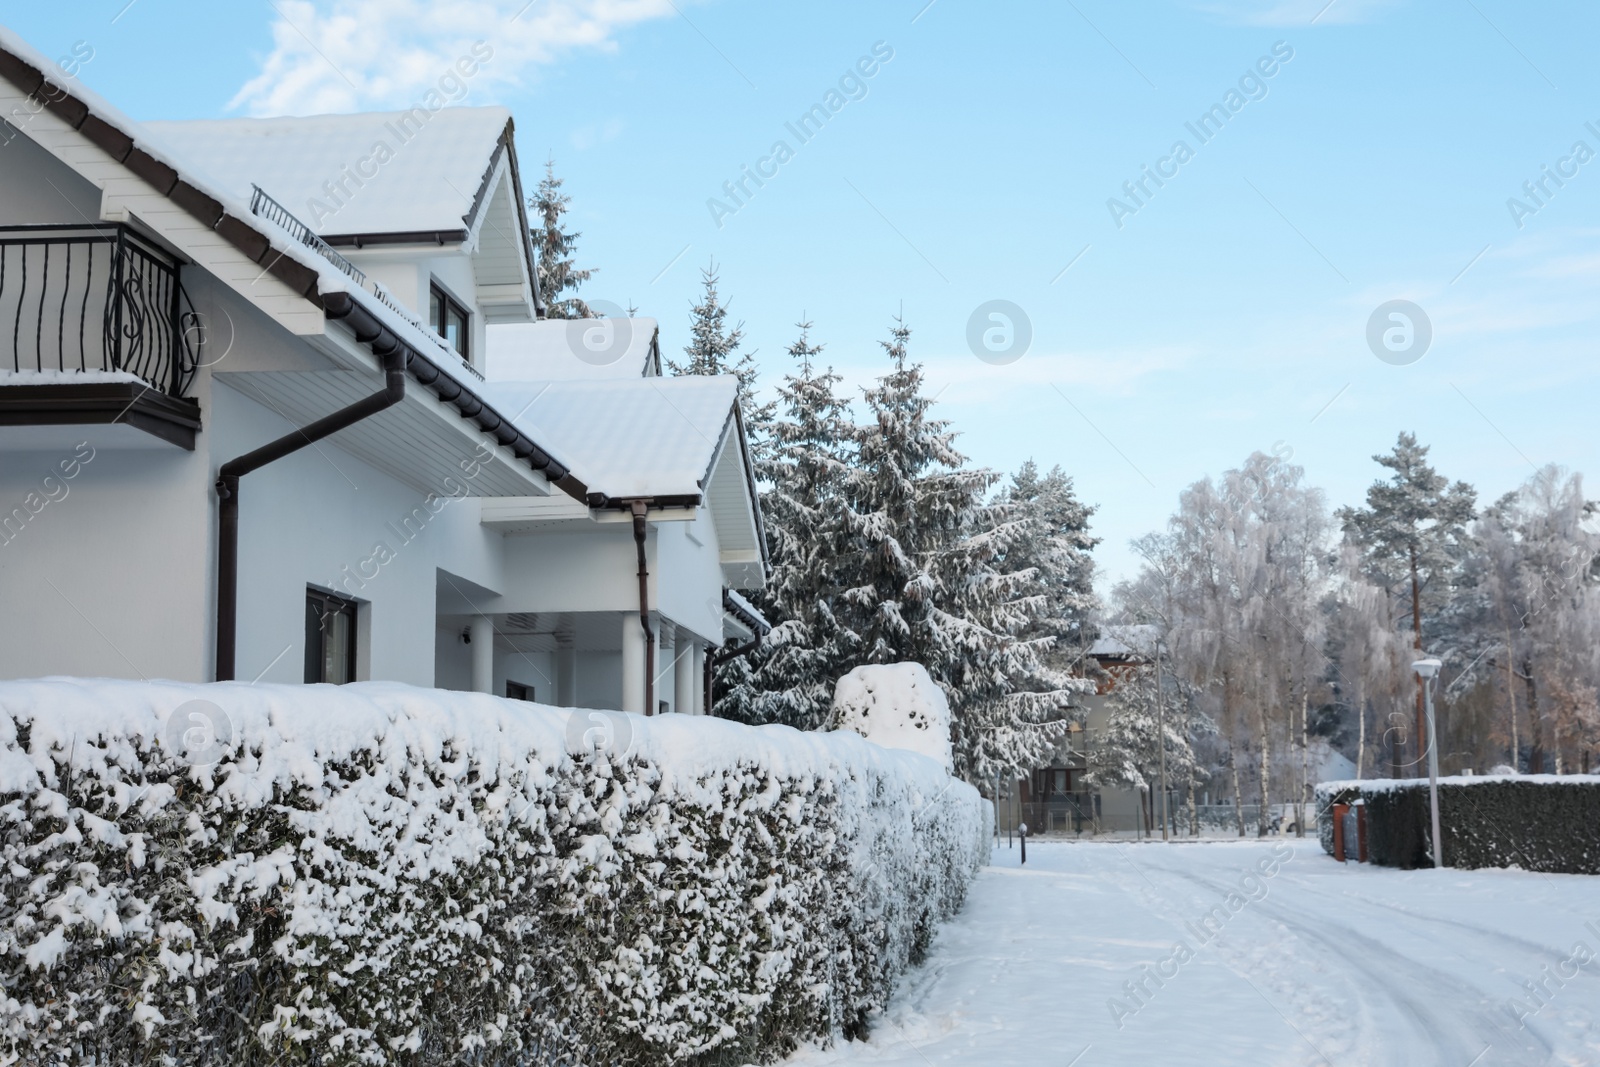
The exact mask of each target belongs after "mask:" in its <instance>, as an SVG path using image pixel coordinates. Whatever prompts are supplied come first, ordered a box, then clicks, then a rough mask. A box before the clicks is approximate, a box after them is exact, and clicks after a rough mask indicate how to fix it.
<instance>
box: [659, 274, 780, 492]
mask: <svg viewBox="0 0 1600 1067" xmlns="http://www.w3.org/2000/svg"><path fill="white" fill-rule="evenodd" d="M700 280H701V283H702V284H703V286H704V292H703V293H701V296H700V302H699V303H697V304H695V305H694V306H693V307H691V308H690V309H689V343H688V344H687V345H684V347H683V354H684V357H685V358H684V360H683V361H682V362H679V361H677V360H671V359H669V360H667V368H668V369H669V370H671V371H672V373H673V374H731V375H733V376H734V377H736V378H738V379H739V408H740V410H741V412H743V417H744V426H745V433H746V435H747V436H748V437H749V440H750V451H751V455H752V460H753V461H754V463H755V466H756V477H757V478H758V479H760V480H761V481H763V482H764V481H766V480H767V478H768V476H769V472H768V470H767V464H768V462H769V459H768V455H767V450H768V444H769V438H770V436H771V435H770V429H771V425H772V420H773V419H774V418H775V417H776V412H777V404H776V403H775V402H773V401H768V402H767V403H765V404H760V403H757V402H756V380H757V378H758V377H759V375H760V369H759V368H758V367H757V365H756V359H755V353H754V352H741V351H739V348H740V346H741V345H742V344H743V343H744V323H742V322H739V323H735V324H734V325H733V326H732V327H729V325H728V304H727V302H726V301H724V300H723V299H722V298H721V296H720V294H719V293H718V292H717V285H718V283H719V282H720V281H721V278H720V277H719V276H718V274H717V265H716V264H715V263H713V264H711V265H710V266H708V267H707V268H706V269H705V270H702V271H701V272H700Z"/></svg>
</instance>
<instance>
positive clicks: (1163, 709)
mask: <svg viewBox="0 0 1600 1067" xmlns="http://www.w3.org/2000/svg"><path fill="white" fill-rule="evenodd" d="M1156 739H1157V743H1158V744H1159V745H1160V746H1161V748H1160V752H1161V840H1163V841H1166V840H1169V838H1168V837H1167V703H1166V701H1164V700H1162V699H1161V638H1160V636H1159V635H1158V636H1157V637H1156Z"/></svg>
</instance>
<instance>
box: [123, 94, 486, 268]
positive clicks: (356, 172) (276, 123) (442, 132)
mask: <svg viewBox="0 0 1600 1067" xmlns="http://www.w3.org/2000/svg"><path fill="white" fill-rule="evenodd" d="M510 121H511V113H510V112H509V111H507V110H506V109H505V108H503V107H472V108H444V109H441V110H439V111H435V112H429V111H428V110H427V109H426V108H413V109H412V110H411V111H374V112H365V113H361V114H354V115H313V116H310V117H306V118H269V119H243V118H241V119H204V120H197V121H189V122H146V123H144V124H143V125H144V128H145V129H147V130H149V131H150V132H151V133H153V134H154V135H155V136H156V137H157V138H158V139H160V140H161V142H162V143H164V144H165V145H166V146H167V147H168V148H169V149H170V150H171V151H172V153H173V154H174V155H177V156H179V157H180V158H182V159H183V160H184V161H185V162H186V163H188V164H189V165H190V166H192V167H194V168H196V169H197V171H198V172H199V173H200V174H202V175H203V176H205V177H206V178H208V179H209V180H210V182H211V183H212V184H214V185H216V186H217V187H220V188H222V189H223V190H225V191H226V192H228V193H229V194H230V195H232V196H234V197H236V198H238V199H240V200H248V199H249V198H250V195H251V192H252V186H260V187H261V188H262V189H263V190H264V191H265V192H266V193H267V195H269V196H271V197H272V198H273V199H274V200H277V201H278V202H279V203H280V204H283V205H284V206H285V207H287V208H288V209H289V210H290V211H293V212H294V213H295V214H296V215H297V216H299V218H300V220H301V221H302V222H304V223H305V224H306V225H307V226H309V227H310V228H311V229H312V230H313V231H314V232H315V233H317V234H318V235H319V236H321V237H323V238H324V239H327V238H329V237H337V236H341V235H357V234H362V235H365V234H396V233H420V232H429V231H433V232H439V233H447V232H453V233H457V234H464V233H465V232H466V231H468V230H470V229H472V228H473V227H474V223H475V221H476V220H475V219H474V217H473V216H474V214H475V212H476V211H477V210H481V204H480V203H479V201H480V199H481V198H482V197H483V193H484V192H487V190H483V189H482V186H483V184H484V180H485V178H486V177H487V176H488V174H489V172H490V169H491V167H492V166H493V164H494V162H495V157H496V155H497V149H498V147H499V145H500V143H501V141H502V139H503V138H504V136H505V135H506V130H507V126H508V125H509V124H510ZM457 239H458V240H459V239H460V238H457Z"/></svg>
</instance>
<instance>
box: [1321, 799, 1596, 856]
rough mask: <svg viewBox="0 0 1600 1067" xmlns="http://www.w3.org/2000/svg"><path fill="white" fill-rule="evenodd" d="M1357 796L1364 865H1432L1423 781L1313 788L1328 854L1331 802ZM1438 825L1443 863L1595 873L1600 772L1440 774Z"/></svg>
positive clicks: (1337, 802)
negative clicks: (1363, 827) (1363, 824)
mask: <svg viewBox="0 0 1600 1067" xmlns="http://www.w3.org/2000/svg"><path fill="white" fill-rule="evenodd" d="M1358 798H1359V799H1360V800H1361V801H1362V802H1363V803H1364V804H1365V805H1366V808H1367V856H1368V859H1370V860H1371V862H1373V863H1377V864H1381V865H1383V866H1386V867H1401V868H1406V869H1411V868H1416V867H1428V866H1432V864H1433V855H1432V836H1433V835H1432V824H1431V817H1430V814H1429V806H1428V780H1427V779H1426V778H1421V779H1417V778H1407V779H1399V780H1396V779H1382V778H1380V779H1374V780H1370V781H1356V782H1324V783H1322V784H1320V785H1318V786H1317V827H1318V831H1319V833H1318V836H1319V837H1320V838H1321V840H1322V847H1323V849H1324V851H1326V852H1327V853H1328V854H1329V855H1332V854H1333V805H1334V804H1341V803H1350V802H1352V801H1354V800H1356V799H1358ZM1439 829H1440V833H1441V834H1442V835H1443V838H1444V840H1443V841H1442V842H1441V844H1442V845H1443V852H1444V862H1445V866H1447V867H1460V868H1469V869H1470V868H1476V867H1521V868H1523V869H1525V870H1530V871H1545V872H1551V873H1562V874H1600V775H1551V774H1538V775H1517V776H1512V775H1503V776H1494V777H1477V776H1466V777H1450V778H1441V779H1439Z"/></svg>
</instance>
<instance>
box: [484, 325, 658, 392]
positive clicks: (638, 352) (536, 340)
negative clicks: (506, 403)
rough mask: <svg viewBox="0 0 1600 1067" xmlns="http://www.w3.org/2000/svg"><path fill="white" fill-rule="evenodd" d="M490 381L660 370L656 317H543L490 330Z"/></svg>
mask: <svg viewBox="0 0 1600 1067" xmlns="http://www.w3.org/2000/svg"><path fill="white" fill-rule="evenodd" d="M488 352H489V360H488V366H487V367H486V368H485V373H486V374H487V376H488V377H489V379H490V380H491V381H523V382H526V381H541V382H544V381H572V380H574V379H579V378H649V377H660V375H661V345H660V327H659V326H658V325H657V323H656V320H655V319H648V318H632V319H624V318H607V319H542V320H540V321H538V322H530V323H524V324H518V325H508V326H496V327H495V328H494V329H492V330H490V331H489V333H488Z"/></svg>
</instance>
